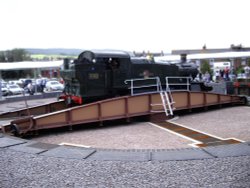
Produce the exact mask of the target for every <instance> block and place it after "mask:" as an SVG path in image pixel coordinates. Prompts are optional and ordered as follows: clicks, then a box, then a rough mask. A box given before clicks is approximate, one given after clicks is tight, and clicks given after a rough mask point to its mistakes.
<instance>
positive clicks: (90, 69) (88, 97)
mask: <svg viewBox="0 0 250 188" xmlns="http://www.w3.org/2000/svg"><path fill="white" fill-rule="evenodd" d="M197 74H198V70H197V66H196V65H195V64H192V63H181V64H170V63H158V62H155V61H154V60H153V59H148V58H138V57H133V56H132V55H130V54H129V53H128V52H124V51H97V50H96V51H83V52H82V53H81V54H80V55H79V56H78V58H77V59H75V60H73V61H72V60H69V59H64V66H63V69H62V70H61V76H62V78H63V79H64V83H65V90H64V94H63V95H62V96H61V97H60V98H62V99H65V101H67V102H68V104H72V103H74V104H83V103H87V102H90V101H96V100H100V99H104V98H109V97H114V96H117V95H120V96H121V95H127V94H129V92H130V90H129V85H128V84H126V83H125V82H124V81H125V80H128V79H134V78H148V77H159V78H160V80H161V83H162V85H163V86H164V85H165V83H166V81H165V77H167V76H168V77H169V76H171V77H177V76H179V77H180V76H181V77H184V76H185V77H186V76H188V77H190V76H191V77H192V78H194V77H196V75H197Z"/></svg>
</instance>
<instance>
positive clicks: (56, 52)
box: [25, 48, 83, 56]
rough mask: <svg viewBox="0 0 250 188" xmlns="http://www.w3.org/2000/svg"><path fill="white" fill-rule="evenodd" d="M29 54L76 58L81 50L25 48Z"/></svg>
mask: <svg viewBox="0 0 250 188" xmlns="http://www.w3.org/2000/svg"><path fill="white" fill-rule="evenodd" d="M25 50H26V51H27V52H28V53H29V54H31V55H32V54H44V55H70V56H77V55H79V54H80V53H81V52H82V51H83V50H82V49H73V48H47V49H45V48H25Z"/></svg>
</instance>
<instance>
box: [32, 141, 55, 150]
mask: <svg viewBox="0 0 250 188" xmlns="http://www.w3.org/2000/svg"><path fill="white" fill-rule="evenodd" d="M29 147H33V148H37V149H43V150H50V149H53V148H56V147H59V146H58V145H56V144H48V143H42V142H34V143H33V144H31V145H29Z"/></svg>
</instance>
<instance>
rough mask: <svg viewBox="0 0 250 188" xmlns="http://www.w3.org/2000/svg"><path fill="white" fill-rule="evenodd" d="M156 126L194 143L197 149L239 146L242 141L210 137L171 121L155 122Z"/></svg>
mask: <svg viewBox="0 0 250 188" xmlns="http://www.w3.org/2000/svg"><path fill="white" fill-rule="evenodd" d="M152 123H154V124H155V125H157V126H159V127H161V128H163V129H166V130H168V131H169V132H172V133H174V134H177V135H178V136H181V137H185V138H187V139H190V140H192V141H194V142H195V143H194V144H192V145H193V146H196V147H207V146H218V145H227V144H239V143H241V141H239V140H237V139H232V138H230V139H223V138H219V137H217V136H214V135H209V134H207V133H204V132H201V131H199V130H194V129H191V128H189V127H186V126H183V125H179V124H176V123H174V122H170V121H153V122H152Z"/></svg>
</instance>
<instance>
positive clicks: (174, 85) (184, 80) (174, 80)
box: [166, 76, 192, 91]
mask: <svg viewBox="0 0 250 188" xmlns="http://www.w3.org/2000/svg"><path fill="white" fill-rule="evenodd" d="M191 80H192V78H191V77H174V76H172V77H166V90H168V89H170V88H171V90H178V91H190V86H191V84H190V81H191ZM181 86H183V87H181Z"/></svg>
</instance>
